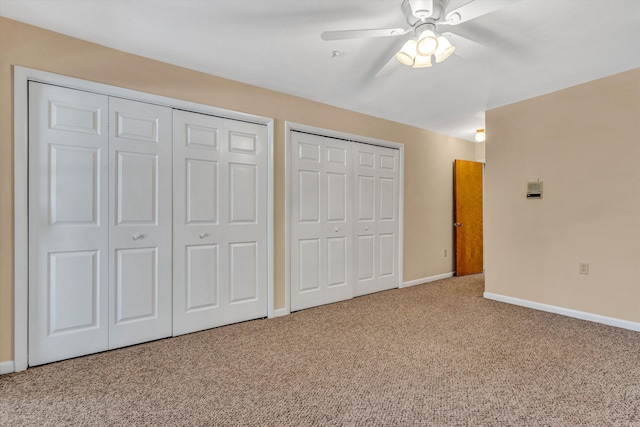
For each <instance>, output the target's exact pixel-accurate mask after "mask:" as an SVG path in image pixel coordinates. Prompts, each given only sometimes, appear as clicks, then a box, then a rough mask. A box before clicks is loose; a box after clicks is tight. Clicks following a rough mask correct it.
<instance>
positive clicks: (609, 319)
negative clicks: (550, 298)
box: [483, 292, 640, 332]
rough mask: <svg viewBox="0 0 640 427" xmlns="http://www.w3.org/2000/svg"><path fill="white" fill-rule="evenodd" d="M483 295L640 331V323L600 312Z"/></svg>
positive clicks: (494, 295) (496, 295)
mask: <svg viewBox="0 0 640 427" xmlns="http://www.w3.org/2000/svg"><path fill="white" fill-rule="evenodd" d="M483 296H484V297H485V298H486V299H490V300H493V301H499V302H505V303H507V304H513V305H519V306H521V307H526V308H532V309H534V310H540V311H546V312H548V313H554V314H560V315H562V316H568V317H574V318H576V319H581V320H587V321H589V322H595V323H601V324H603V325H608V326H615V327H617V328H622V329H629V330H631V331H636V332H640V323H636V322H630V321H628V320H622V319H617V318H615V317H607V316H602V315H599V314H593V313H587V312H586V311H578V310H573V309H570V308H564V307H558V306H556V305H549V304H543V303H541V302H536V301H529V300H525V299H520V298H514V297H509V296H506V295H500V294H494V293H491V292H485V293H484V294H483Z"/></svg>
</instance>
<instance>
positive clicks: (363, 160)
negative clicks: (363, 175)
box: [358, 151, 375, 169]
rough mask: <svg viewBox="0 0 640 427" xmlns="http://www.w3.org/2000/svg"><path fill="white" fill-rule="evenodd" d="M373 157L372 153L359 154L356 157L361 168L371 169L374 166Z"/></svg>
mask: <svg viewBox="0 0 640 427" xmlns="http://www.w3.org/2000/svg"><path fill="white" fill-rule="evenodd" d="M374 161H375V156H374V154H373V153H366V152H362V151H361V152H360V153H359V156H358V164H359V165H360V166H361V167H365V168H372V169H373V166H374Z"/></svg>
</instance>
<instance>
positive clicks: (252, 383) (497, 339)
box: [0, 275, 640, 426]
mask: <svg viewBox="0 0 640 427" xmlns="http://www.w3.org/2000/svg"><path fill="white" fill-rule="evenodd" d="M483 289H484V282H483V276H482V275H477V276H467V277H463V278H452V279H446V280H442V281H439V282H434V283H429V284H425V285H419V286H414V287H410V288H405V289H396V290H392V291H387V292H381V293H378V294H374V295H369V296H364V297H360V298H355V299H353V300H351V301H345V302H341V303H336V304H331V305H327V306H323V307H318V308H314V309H309V310H304V311H301V312H297V313H294V314H292V315H289V316H286V317H281V318H276V319H270V320H266V319H265V320H256V321H251V322H245V323H240V324H236V325H231V326H226V327H222V328H217V329H213V330H209V331H205V332H199V333H194V334H190V335H186V336H181V337H177V338H171V339H166V340H161V341H156V342H152V343H148V344H142V345H137V346H133V347H128V348H124V349H120V350H115V351H110V352H106V353H101V354H96V355H92V356H87V357H81V358H77V359H73V360H67V361H63V362H58V363H53V364H50V365H46V366H41V367H35V368H30V369H28V370H27V371H25V372H21V373H16V374H10V375H4V376H1V377H0V424H2V425H10V426H22V425H33V426H43V425H51V426H53V425H55V426H61V425H83V426H93V425H113V426H120V425H153V426H161V425H180V426H187V425H197V426H207V425H220V426H236V425H237V426H262V425H266V426H281V425H284V426H289V425H290V426H305V425H359V426H361V425H374V426H376V425H384V426H395V425H401V426H402V425H437V426H531V425H538V426H608V425H611V426H632V425H633V426H640V334H639V333H637V332H632V331H628V330H623V329H618V328H613V327H609V326H604V325H599V324H595V323H590V322H585V321H581V320H577V319H572V318H567V317H562V316H558V315H554V314H549V313H544V312H539V311H534V310H529V309H526V308H522V307H516V306H511V305H507V304H503V303H499V302H495V301H489V300H485V299H483V298H482V292H483Z"/></svg>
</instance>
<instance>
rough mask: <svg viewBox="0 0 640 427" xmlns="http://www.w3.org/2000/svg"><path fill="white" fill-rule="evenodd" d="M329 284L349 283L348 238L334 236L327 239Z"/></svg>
mask: <svg viewBox="0 0 640 427" xmlns="http://www.w3.org/2000/svg"><path fill="white" fill-rule="evenodd" d="M327 254H328V257H327V270H328V271H327V276H328V277H327V286H329V287H331V286H341V285H346V284H347V239H346V237H334V238H329V239H327Z"/></svg>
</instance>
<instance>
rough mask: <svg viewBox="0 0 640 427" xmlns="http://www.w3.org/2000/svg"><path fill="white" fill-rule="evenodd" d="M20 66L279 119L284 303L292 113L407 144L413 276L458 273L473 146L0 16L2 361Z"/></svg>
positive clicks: (279, 300) (7, 349)
mask: <svg viewBox="0 0 640 427" xmlns="http://www.w3.org/2000/svg"><path fill="white" fill-rule="evenodd" d="M12 65H21V66H24V67H29V68H35V69H39V70H44V71H48V72H53V73H58V74H63V75H67V76H72V77H76V78H81V79H85V80H91V81H96V82H100V83H105V84H110V85H114V86H120V87H125V88H129V89H135V90H139V91H143V92H150V93H154V94H158V95H164V96H169V97H173V98H178V99H184V100H188V101H192V102H197V103H201V104H207V105H212V106H215V107H220V108H226V109H230V110H235V111H241V112H246V113H251V114H257V115H261V116H266V117H273V118H274V119H275V144H274V145H275V147H274V152H275V177H274V181H275V195H274V197H275V230H274V231H275V306H276V308H280V307H283V306H284V122H285V120H288V121H292V122H297V123H303V124H307V125H311V126H318V127H322V128H328V129H333V130H337V131H341V132H347V133H352V134H357V135H363V136H367V137H371V138H378V139H384V140H389V141H395V142H400V143H403V144H405V223H404V224H405V244H404V254H405V260H404V280H405V281H410V280H414V279H419V278H424V277H429V276H434V275H438V274H443V273H448V272H451V271H453V264H452V259H451V258H450V257H448V258H445V257H444V256H443V252H444V249H447V250H448V253H449V254H451V253H452V251H453V250H452V232H451V224H452V222H453V220H452V196H451V194H452V187H451V181H452V167H451V164H452V161H453V159H455V158H459V159H466V160H473V159H474V156H475V152H474V150H475V149H474V146H473V144H472V143H469V142H466V141H461V140H458V139H455V138H451V137H447V136H443V135H440V134H436V133H433V132H429V131H425V130H421V129H418V128H414V127H410V126H406V125H402V124H399V123H394V122H390V121H386V120H381V119H376V118H373V117H370V116H365V115H362V114H357V113H354V112H350V111H346V110H342V109H339V108H335V107H330V106H328V105H324V104H320V103H316V102H312V101H308V100H304V99H300V98H296V97H293V96H289V95H285V94H282V93H277V92H272V91H268V90H265V89H260V88H257V87H254V86H249V85H245V84H242V83H238V82H233V81H230V80H226V79H222V78H218V77H214V76H211V75H207V74H203V73H198V72H195V71H190V70H187V69H184V68H180V67H176V66H173V65H168V64H165V63H161V62H157V61H152V60H149V59H145V58H142V57H139V56H134V55H130V54H127V53H124V52H120V51H116V50H113V49H108V48H106V47H102V46H98V45H95V44H91V43H87V42H84V41H81V40H78V39H73V38H70V37H66V36H63V35H60V34H56V33H52V32H49V31H45V30H42V29H39V28H35V27H32V26H28V25H24V24H21V23H18V22H15V21H11V20H7V19H4V18H0V362H1V361H7V360H12V359H13V346H12V343H13V310H12V305H13V250H14V246H13V138H12V135H13V128H12V125H13V111H12V102H13V96H12V93H13V74H12V68H11V66H12Z"/></svg>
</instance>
